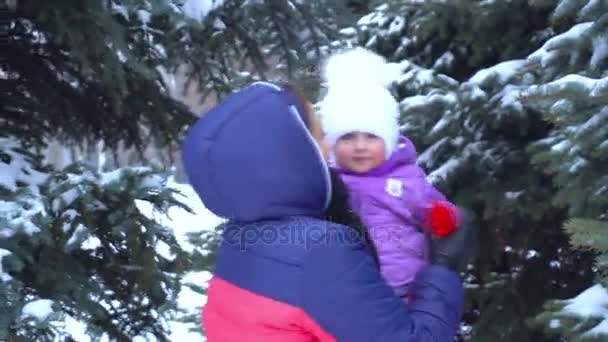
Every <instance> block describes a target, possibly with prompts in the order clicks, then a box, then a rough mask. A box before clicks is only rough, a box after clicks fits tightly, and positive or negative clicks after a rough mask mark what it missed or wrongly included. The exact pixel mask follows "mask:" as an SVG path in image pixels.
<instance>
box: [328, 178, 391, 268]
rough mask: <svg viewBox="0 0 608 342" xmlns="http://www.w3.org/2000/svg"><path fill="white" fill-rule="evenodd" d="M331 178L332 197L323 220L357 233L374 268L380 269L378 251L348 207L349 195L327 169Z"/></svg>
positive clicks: (358, 218) (342, 183) (339, 179)
mask: <svg viewBox="0 0 608 342" xmlns="http://www.w3.org/2000/svg"><path fill="white" fill-rule="evenodd" d="M329 173H330V176H331V190H332V192H331V193H332V196H331V200H330V202H329V206H328V207H327V209H326V210H325V219H326V220H327V221H330V222H333V223H338V224H342V225H345V226H348V227H350V228H352V229H354V230H356V231H357V234H358V235H359V236H360V237H362V238H363V240H364V241H365V243H366V245H367V247H368V249H369V252H370V254H371V255H372V257H374V261H376V266H378V267H380V259H379V258H378V250H377V249H376V245H374V241H373V240H372V239H371V237H370V235H369V231H368V229H367V227H366V226H365V225H364V224H363V221H362V220H361V218H360V217H359V215H357V214H356V213H355V212H354V211H353V210H352V209H351V207H350V204H349V202H350V201H349V195H348V189H347V188H346V185H345V184H344V182H343V181H342V179H341V178H340V175H338V172H336V171H335V170H334V169H329Z"/></svg>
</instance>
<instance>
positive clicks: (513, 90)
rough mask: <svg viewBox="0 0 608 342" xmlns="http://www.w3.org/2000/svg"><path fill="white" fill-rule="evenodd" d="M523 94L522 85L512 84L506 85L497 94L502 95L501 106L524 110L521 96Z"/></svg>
mask: <svg viewBox="0 0 608 342" xmlns="http://www.w3.org/2000/svg"><path fill="white" fill-rule="evenodd" d="M521 94H522V87H518V86H514V85H512V84H508V85H506V86H505V87H504V88H503V89H502V90H501V91H500V92H499V93H498V94H497V96H498V97H500V106H501V107H503V108H512V109H515V110H517V111H522V110H523V108H524V107H523V105H522V104H521V101H520V98H521Z"/></svg>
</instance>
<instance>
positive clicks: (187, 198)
mask: <svg viewBox="0 0 608 342" xmlns="http://www.w3.org/2000/svg"><path fill="white" fill-rule="evenodd" d="M168 186H169V187H171V188H174V189H176V190H178V191H180V192H181V193H182V195H183V197H182V196H179V197H178V199H179V200H180V201H181V202H182V203H184V204H186V205H187V206H189V207H190V208H191V209H192V211H193V212H194V213H193V214H191V213H188V212H187V211H185V210H183V209H181V208H177V207H173V208H171V209H170V210H169V212H168V215H161V214H159V213H157V212H153V211H152V206H151V205H150V204H149V203H148V202H145V201H138V202H137V207H138V208H139V210H140V211H141V212H142V213H144V214H145V215H146V216H148V217H152V218H154V219H155V220H157V221H158V222H160V223H162V224H163V225H165V226H166V227H169V228H170V229H172V230H173V233H174V234H175V236H176V238H177V240H178V242H179V244H180V245H181V246H182V248H184V250H187V251H192V250H193V248H194V246H192V245H191V244H190V243H189V242H188V240H187V237H186V234H187V233H189V232H197V231H201V230H208V229H213V228H215V227H217V226H218V225H219V224H220V223H222V219H220V218H218V217H217V216H215V215H213V214H212V213H211V212H210V211H209V210H207V209H206V208H205V206H204V205H203V204H202V203H201V201H200V199H199V198H198V196H197V195H196V193H195V192H194V190H193V189H192V188H191V187H190V186H189V185H187V184H179V183H175V182H174V181H169V184H168ZM158 248H159V249H163V248H166V245H159V246H158ZM161 253H162V252H161ZM210 278H211V273H209V272H191V273H189V274H186V275H185V276H184V278H183V280H182V284H196V285H199V286H204V285H205V284H206V283H207V282H208V281H209V279H210ZM206 300H207V299H206V297H205V296H204V295H201V294H199V293H197V292H194V291H192V289H190V287H188V286H183V287H182V291H181V292H180V293H179V295H178V299H177V302H178V307H179V308H180V309H183V310H184V311H186V312H187V313H189V314H196V315H198V314H199V313H200V310H201V307H202V306H203V305H204V304H205V302H206ZM40 304H45V303H40ZM32 305H33V304H32ZM36 305H37V306H32V307H31V310H28V313H30V314H32V315H36V316H38V314H40V315H42V313H45V312H46V311H44V310H42V309H44V307H42V305H38V304H36ZM24 313H26V312H25V310H24ZM169 326H170V329H171V335H170V339H171V341H177V342H181V341H188V342H204V341H205V340H206V339H205V337H204V336H202V334H201V333H200V325H198V324H193V323H183V322H178V321H172V322H169ZM65 328H66V331H67V332H69V334H70V335H72V337H73V338H75V339H76V340H77V341H79V342H89V341H91V339H90V338H89V337H88V336H87V334H86V326H85V325H84V324H83V323H82V322H79V321H78V320H76V319H74V318H73V317H70V316H67V317H66V320H65ZM192 329H194V331H191V330H192Z"/></svg>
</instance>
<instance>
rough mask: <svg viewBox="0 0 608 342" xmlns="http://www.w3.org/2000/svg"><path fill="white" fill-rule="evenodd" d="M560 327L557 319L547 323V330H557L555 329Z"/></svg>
mask: <svg viewBox="0 0 608 342" xmlns="http://www.w3.org/2000/svg"><path fill="white" fill-rule="evenodd" d="M561 325H562V324H561V322H560V321H559V319H552V320H551V321H550V322H549V328H551V329H557V328H559V327H561Z"/></svg>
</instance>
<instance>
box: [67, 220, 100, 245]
mask: <svg viewBox="0 0 608 342" xmlns="http://www.w3.org/2000/svg"><path fill="white" fill-rule="evenodd" d="M86 231H87V227H86V226H84V225H82V224H78V226H77V227H76V229H74V233H72V236H70V239H69V240H68V241H67V242H66V246H70V247H73V246H72V245H73V244H74V243H76V242H78V241H79V240H81V239H82V237H83V236H84V234H85V233H86ZM89 244H90V242H89ZM87 247H90V245H88V246H87ZM96 247H97V246H96ZM86 249H94V248H86Z"/></svg>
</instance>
